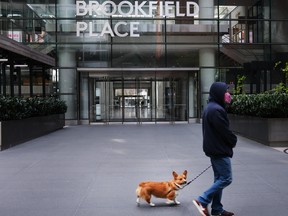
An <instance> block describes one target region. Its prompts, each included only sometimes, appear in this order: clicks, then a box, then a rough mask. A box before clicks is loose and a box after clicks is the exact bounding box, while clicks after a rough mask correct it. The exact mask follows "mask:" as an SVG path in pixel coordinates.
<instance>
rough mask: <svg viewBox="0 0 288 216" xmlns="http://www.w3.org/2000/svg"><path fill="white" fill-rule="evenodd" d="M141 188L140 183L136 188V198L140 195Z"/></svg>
mask: <svg viewBox="0 0 288 216" xmlns="http://www.w3.org/2000/svg"><path fill="white" fill-rule="evenodd" d="M141 189H142V187H141V186H140V185H139V186H138V187H137V189H136V195H137V197H138V198H139V197H141Z"/></svg>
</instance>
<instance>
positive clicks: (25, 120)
mask: <svg viewBox="0 0 288 216" xmlns="http://www.w3.org/2000/svg"><path fill="white" fill-rule="evenodd" d="M66 111H67V105H66V104H65V102H64V101H62V100H59V99H57V98H55V97H46V98H41V97H33V98H21V97H4V96H1V97H0V150H4V149H7V148H10V147H12V146H14V145H17V144H20V143H23V142H25V141H27V140H30V139H33V138H36V137H39V136H42V135H44V134H47V133H50V132H52V131H55V130H57V129H60V128H63V127H64V125H65V116H64V115H65V112H66Z"/></svg>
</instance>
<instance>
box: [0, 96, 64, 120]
mask: <svg viewBox="0 0 288 216" xmlns="http://www.w3.org/2000/svg"><path fill="white" fill-rule="evenodd" d="M66 111H67V105H66V103H65V101H62V100H60V99H57V98H55V97H46V98H41V97H32V98H20V97H4V96H1V97H0V121H8V120H17V119H24V118H30V117H36V116H45V115H52V114H62V113H65V112H66Z"/></svg>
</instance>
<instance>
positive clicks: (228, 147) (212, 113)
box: [193, 82, 237, 216]
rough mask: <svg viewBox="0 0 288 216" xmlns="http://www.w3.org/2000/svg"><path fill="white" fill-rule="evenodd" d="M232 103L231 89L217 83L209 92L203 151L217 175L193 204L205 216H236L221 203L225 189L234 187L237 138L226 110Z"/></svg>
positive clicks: (205, 113)
mask: <svg viewBox="0 0 288 216" xmlns="http://www.w3.org/2000/svg"><path fill="white" fill-rule="evenodd" d="M230 102H231V95H230V94H229V92H228V85H227V84H226V83H223V82H215V83H213V84H212V85H211V87H210V91H209V102H208V105H207V107H206V108H205V110H204V113H203V116H202V119H203V124H202V132H203V151H204V153H205V154H206V156H208V157H210V161H211V164H212V168H213V172H214V183H213V184H212V185H211V187H210V188H209V189H208V190H206V191H205V192H204V193H203V194H202V195H201V196H199V197H198V198H197V199H195V200H193V203H194V205H195V206H196V207H197V209H198V211H199V212H200V213H201V215H202V216H210V214H209V211H208V204H210V203H212V204H211V214H212V215H215V216H233V215H234V213H232V212H228V211H226V210H224V208H223V205H222V203H221V198H222V192H223V189H224V188H226V187H227V186H228V185H230V184H231V183H232V169H231V160H230V159H231V158H232V156H233V148H234V147H235V146H236V142H237V137H236V135H235V134H234V133H233V132H232V131H231V130H230V128H229V120H228V117H227V112H226V109H225V106H226V104H228V103H230Z"/></svg>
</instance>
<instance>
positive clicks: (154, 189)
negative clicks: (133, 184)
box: [136, 170, 187, 206]
mask: <svg viewBox="0 0 288 216" xmlns="http://www.w3.org/2000/svg"><path fill="white" fill-rule="evenodd" d="M172 175H173V179H172V180H171V181H167V182H151V181H148V182H141V183H140V184H139V185H138V187H137V189H136V195H137V200H136V202H137V204H138V205H139V204H140V199H143V200H146V202H147V203H148V204H149V205H150V206H155V204H154V203H152V202H151V197H152V196H154V197H157V198H163V199H167V202H166V203H167V204H176V205H179V204H180V202H179V201H177V199H176V196H177V195H178V194H177V191H178V190H180V189H182V188H183V186H184V185H185V184H186V183H187V181H186V178H187V170H185V171H184V172H183V173H182V174H181V175H178V174H177V173H176V172H175V171H173V172H172Z"/></svg>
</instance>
